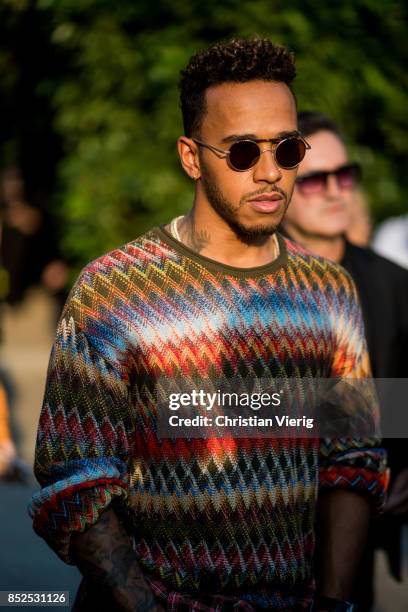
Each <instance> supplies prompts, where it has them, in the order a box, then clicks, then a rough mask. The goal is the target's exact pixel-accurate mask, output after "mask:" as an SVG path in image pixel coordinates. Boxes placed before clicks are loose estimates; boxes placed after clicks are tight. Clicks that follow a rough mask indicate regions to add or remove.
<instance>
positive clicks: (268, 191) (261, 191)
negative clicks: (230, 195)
mask: <svg viewBox="0 0 408 612" xmlns="http://www.w3.org/2000/svg"><path fill="white" fill-rule="evenodd" d="M273 193H278V194H279V195H280V196H282V197H283V198H284V199H285V202H287V199H288V196H287V193H286V192H285V191H283V189H280V188H279V187H277V186H276V187H274V188H273V189H259V190H258V191H253V192H252V193H247V194H246V195H245V196H244V197H243V198H242V199H241V204H244V203H245V202H247V201H248V200H251V199H252V198H256V197H258V196H263V195H271V194H273Z"/></svg>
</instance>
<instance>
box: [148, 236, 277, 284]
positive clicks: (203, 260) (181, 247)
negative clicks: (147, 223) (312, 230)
mask: <svg viewBox="0 0 408 612" xmlns="http://www.w3.org/2000/svg"><path fill="white" fill-rule="evenodd" d="M153 231H155V232H156V234H157V235H158V236H159V237H160V238H161V240H163V241H164V242H165V243H166V244H167V245H168V246H170V247H171V248H173V249H174V250H175V251H177V253H179V254H180V255H182V256H183V257H185V258H187V259H189V260H192V261H194V262H196V263H199V264H200V265H201V266H203V267H204V268H206V269H207V270H210V271H211V272H217V273H221V274H224V275H227V276H236V277H239V278H258V277H260V276H267V275H268V274H271V273H272V272H276V270H278V269H279V268H282V267H283V266H285V265H286V263H287V249H286V244H285V240H284V239H283V237H282V236H281V235H280V234H279V232H276V236H277V239H278V245H279V255H278V257H277V258H276V259H275V260H274V261H271V262H270V263H267V264H264V265H262V266H256V267H253V268H237V267H235V266H229V265H228V264H224V263H221V262H219V261H216V260H215V259H210V258H209V257H206V256H205V255H199V254H198V253H196V252H195V251H193V250H192V249H190V248H189V247H188V246H186V245H185V244H183V243H182V242H179V241H178V240H176V238H174V236H172V234H170V232H168V231H167V230H166V229H165V227H164V225H160V226H158V227H155V228H154V230H153Z"/></svg>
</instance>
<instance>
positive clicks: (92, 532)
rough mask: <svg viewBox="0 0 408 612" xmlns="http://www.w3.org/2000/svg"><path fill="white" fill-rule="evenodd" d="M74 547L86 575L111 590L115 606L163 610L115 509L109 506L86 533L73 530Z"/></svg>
mask: <svg viewBox="0 0 408 612" xmlns="http://www.w3.org/2000/svg"><path fill="white" fill-rule="evenodd" d="M71 551H72V553H73V556H74V558H75V561H76V564H77V566H78V569H79V570H80V572H81V573H82V574H83V575H84V577H86V578H87V579H89V580H91V581H92V582H93V583H95V584H97V585H99V586H100V587H101V588H103V589H108V590H109V592H110V594H111V596H113V598H114V600H115V604H116V606H115V608H116V610H118V611H119V610H120V611H123V612H133V611H134V612H136V611H140V612H141V611H143V612H158V611H159V610H161V607H160V606H158V604H157V603H156V601H155V598H154V595H153V593H152V591H151V589H150V588H149V585H148V584H147V582H146V580H145V579H144V577H143V575H142V572H141V570H140V567H139V564H138V562H137V559H136V556H135V553H134V551H133V549H132V547H131V544H130V541H129V538H128V536H127V534H126V531H125V529H124V528H123V526H122V525H121V524H120V522H119V520H118V518H117V516H116V514H115V512H114V510H113V509H111V508H108V510H106V511H105V512H104V513H103V514H102V515H101V517H100V519H99V521H98V522H97V523H95V525H93V526H92V527H90V528H89V529H88V530H87V531H85V532H84V533H75V534H73V536H72V539H71Z"/></svg>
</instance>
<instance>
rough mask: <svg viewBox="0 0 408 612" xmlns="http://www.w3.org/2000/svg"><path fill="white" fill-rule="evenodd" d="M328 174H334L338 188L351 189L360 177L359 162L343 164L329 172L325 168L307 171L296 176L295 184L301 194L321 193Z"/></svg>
mask: <svg viewBox="0 0 408 612" xmlns="http://www.w3.org/2000/svg"><path fill="white" fill-rule="evenodd" d="M329 176H334V178H335V179H336V182H337V186H338V187H339V189H353V188H354V187H355V186H356V185H357V183H358V182H359V180H360V178H361V167H360V165H359V164H344V165H343V166H340V167H339V168H337V169H336V170H332V171H331V172H326V171H325V170H317V171H315V172H309V173H307V174H304V175H303V176H298V177H297V179H296V185H297V187H298V189H300V191H301V192H302V193H303V195H313V194H315V193H321V192H323V191H325V190H326V189H327V181H328V178H329Z"/></svg>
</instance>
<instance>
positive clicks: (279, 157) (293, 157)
mask: <svg viewBox="0 0 408 612" xmlns="http://www.w3.org/2000/svg"><path fill="white" fill-rule="evenodd" d="M305 153H306V145H305V143H304V142H303V140H300V138H287V139H286V140H282V142H280V143H279V144H278V146H277V147H276V152H275V157H276V161H277V163H278V165H279V166H280V167H281V168H287V169H289V168H295V167H296V166H298V165H299V164H300V162H301V161H302V159H303V158H304V156H305Z"/></svg>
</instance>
